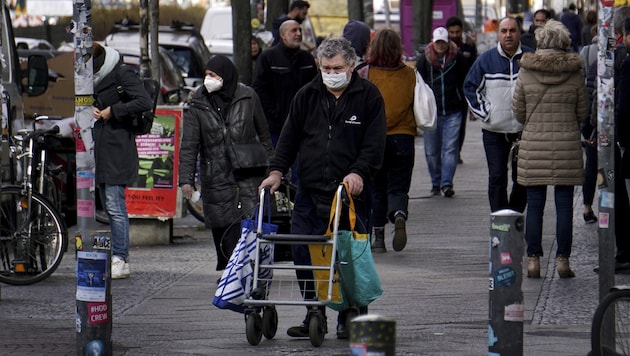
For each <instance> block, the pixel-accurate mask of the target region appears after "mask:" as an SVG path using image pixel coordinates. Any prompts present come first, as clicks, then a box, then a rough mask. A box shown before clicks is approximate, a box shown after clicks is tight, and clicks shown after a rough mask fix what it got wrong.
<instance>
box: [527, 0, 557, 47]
mask: <svg viewBox="0 0 630 356" xmlns="http://www.w3.org/2000/svg"><path fill="white" fill-rule="evenodd" d="M550 18H551V12H549V10H547V9H538V10H536V12H534V22H533V23H532V24H531V25H530V26H529V29H527V32H525V33H523V35H522V36H521V44H523V46H526V47H529V48H532V49H536V37H535V35H534V32H535V31H536V29H537V28H539V27H543V26H545V23H547V20H549V19H550Z"/></svg>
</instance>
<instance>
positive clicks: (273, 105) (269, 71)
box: [252, 20, 317, 185]
mask: <svg viewBox="0 0 630 356" xmlns="http://www.w3.org/2000/svg"><path fill="white" fill-rule="evenodd" d="M280 38H281V41H280V43H278V44H277V45H276V46H273V47H271V48H269V49H267V50H265V51H263V53H262V54H261V55H260V57H258V60H257V62H256V72H255V74H254V81H253V83H252V87H253V88H254V90H255V91H256V93H257V94H258V96H259V97H260V101H261V103H262V107H263V110H264V112H265V117H266V118H267V123H268V124H269V133H270V134H271V141H272V142H273V145H274V146H275V145H276V143H277V142H278V137H280V131H281V130H282V126H283V125H284V121H285V120H286V118H287V113H288V112H289V105H290V104H291V99H293V96H294V95H295V93H297V91H298V90H299V89H300V88H301V87H302V86H303V85H305V84H306V83H308V82H310V81H311V80H312V79H313V78H315V76H316V75H317V67H316V65H315V59H314V58H313V56H312V55H311V54H310V53H308V52H306V51H304V50H301V49H300V44H301V43H302V28H301V27H300V24H299V23H298V22H297V21H295V20H287V21H284V22H283V23H282V25H280ZM292 168H293V169H292V171H295V169H296V166H295V165H293V167H292ZM295 177H297V175H296V174H295V173H294V172H292V173H291V182H292V183H293V184H295V185H297V184H298V181H297V178H295Z"/></svg>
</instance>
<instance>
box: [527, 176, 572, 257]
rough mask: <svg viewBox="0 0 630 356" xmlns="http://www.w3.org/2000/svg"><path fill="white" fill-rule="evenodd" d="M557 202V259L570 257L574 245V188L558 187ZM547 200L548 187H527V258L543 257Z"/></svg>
mask: <svg viewBox="0 0 630 356" xmlns="http://www.w3.org/2000/svg"><path fill="white" fill-rule="evenodd" d="M554 199H555V202H556V243H557V245H558V249H557V251H556V257H567V258H568V257H570V256H571V245H572V243H573V186H569V185H557V186H555V189H554ZM546 200H547V186H546V185H537V186H531V187H527V217H526V219H525V241H527V256H543V250H542V244H541V242H542V230H543V212H544V210H545V201H546Z"/></svg>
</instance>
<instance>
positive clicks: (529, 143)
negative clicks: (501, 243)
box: [512, 20, 588, 278]
mask: <svg viewBox="0 0 630 356" xmlns="http://www.w3.org/2000/svg"><path fill="white" fill-rule="evenodd" d="M535 35H536V43H537V44H538V47H537V49H536V52H535V53H525V54H524V55H523V57H522V59H521V68H520V71H519V74H518V79H517V80H516V85H515V90H514V96H513V100H512V110H513V111H514V115H515V116H516V119H517V120H518V121H519V122H520V123H522V124H523V125H524V126H523V132H522V134H521V140H520V143H519V149H518V163H517V164H518V170H517V171H518V174H517V175H518V176H517V181H518V183H519V184H521V185H523V186H525V187H526V188H527V204H528V206H527V216H526V221H525V240H526V241H527V256H528V264H527V276H528V277H530V278H540V257H541V256H542V255H543V250H542V244H541V240H542V229H543V212H544V209H545V201H546V197H547V186H548V185H552V186H554V197H555V203H556V242H557V246H558V247H557V251H556V270H557V271H558V275H559V276H560V278H568V277H575V274H574V273H573V271H572V270H571V268H570V267H569V257H570V255H571V245H572V242H573V187H574V186H575V185H581V184H582V183H583V181H584V165H583V158H582V142H581V133H580V125H581V123H582V121H584V119H585V118H586V117H587V115H588V107H587V103H588V97H587V93H586V85H585V82H584V74H583V73H582V59H581V58H580V55H579V54H577V53H575V52H570V48H571V37H570V36H569V31H568V30H567V29H566V27H564V25H563V24H562V23H560V22H559V21H556V20H549V21H547V23H546V24H545V25H544V26H543V27H541V28H538V29H536V32H535Z"/></svg>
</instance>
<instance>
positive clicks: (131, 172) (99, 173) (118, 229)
mask: <svg viewBox="0 0 630 356" xmlns="http://www.w3.org/2000/svg"><path fill="white" fill-rule="evenodd" d="M92 56H93V65H94V95H95V97H96V100H95V103H94V119H95V120H96V122H95V123H94V130H93V137H94V159H95V163H96V166H95V167H96V168H95V176H96V184H97V185H98V188H99V192H100V194H101V201H102V202H104V205H105V206H104V208H105V211H106V212H107V215H108V216H109V223H110V226H111V232H112V279H119V278H128V277H129V276H130V271H129V263H128V262H127V261H128V257H129V217H128V215H127V208H126V205H125V188H126V186H127V185H129V184H131V183H133V182H134V181H135V180H136V178H137V175H138V150H137V148H136V137H135V134H134V133H133V132H132V122H133V120H134V119H136V118H137V117H138V115H139V114H141V113H142V112H146V111H150V110H151V109H152V106H153V103H152V102H151V98H150V97H149V94H148V93H147V91H146V90H145V88H144V85H143V84H142V82H141V81H140V79H139V78H138V76H137V75H136V74H135V73H134V71H133V69H132V68H131V67H128V66H125V65H123V64H122V58H121V56H120V54H119V53H118V52H117V51H116V50H115V49H113V48H111V47H103V46H101V45H100V44H98V43H96V42H95V43H94V47H93V55H92ZM118 72H120V73H118ZM121 89H122V90H124V92H125V93H126V94H125V97H126V99H125V100H123V96H121V95H120V90H121Z"/></svg>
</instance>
